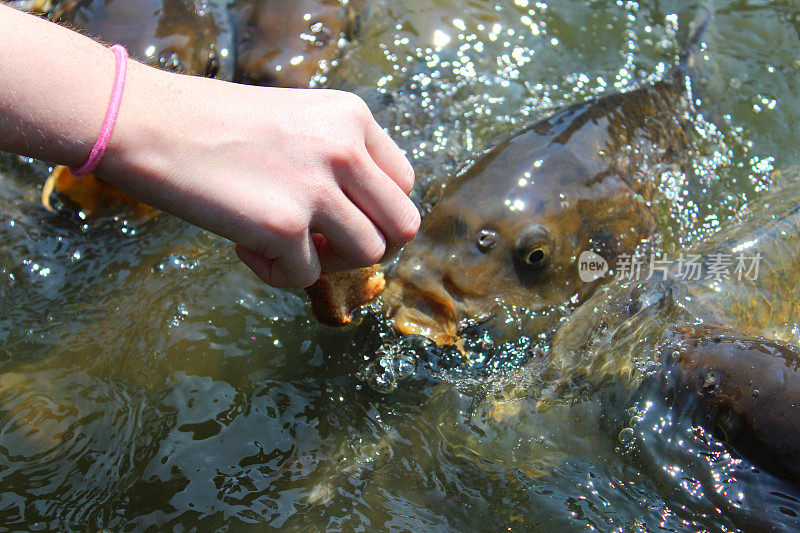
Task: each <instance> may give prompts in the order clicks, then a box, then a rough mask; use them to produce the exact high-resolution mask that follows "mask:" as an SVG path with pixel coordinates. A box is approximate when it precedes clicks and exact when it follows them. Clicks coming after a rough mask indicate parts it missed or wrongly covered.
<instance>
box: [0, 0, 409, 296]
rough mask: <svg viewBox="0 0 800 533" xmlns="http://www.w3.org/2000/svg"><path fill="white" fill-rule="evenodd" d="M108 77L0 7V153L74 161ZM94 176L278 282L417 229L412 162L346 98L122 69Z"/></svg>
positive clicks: (69, 43)
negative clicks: (224, 242) (204, 234)
mask: <svg viewBox="0 0 800 533" xmlns="http://www.w3.org/2000/svg"><path fill="white" fill-rule="evenodd" d="M51 50H55V51H57V52H58V57H56V56H55V54H52V55H51V54H50V53H49V51H51ZM114 70H115V61H114V55H113V53H112V52H111V51H109V50H107V49H106V48H105V47H103V46H102V45H100V44H98V43H95V42H94V41H92V40H91V39H88V38H86V37H83V36H81V35H79V34H77V33H74V32H72V31H70V30H67V29H65V28H61V27H58V26H56V25H55V24H51V23H49V22H46V21H44V20H41V19H37V18H36V17H33V16H31V15H26V14H23V13H20V12H17V11H15V10H13V9H11V8H8V7H3V6H0V150H4V151H10V152H15V153H18V154H22V155H26V156H30V157H34V158H37V159H42V160H45V161H49V162H53V163H60V164H64V165H69V166H76V165H80V164H82V163H83V162H84V161H85V160H86V159H87V157H88V156H89V153H90V151H91V148H92V146H93V145H94V143H95V140H96V139H97V136H98V134H99V132H100V128H101V125H102V123H103V119H104V117H105V114H106V110H107V107H108V102H109V97H110V95H111V91H112V85H113V80H114ZM94 174H96V175H97V176H98V177H100V178H102V179H104V180H106V181H108V182H110V183H112V184H114V185H116V186H118V187H119V188H121V189H122V190H123V191H125V192H127V193H128V194H130V195H131V196H133V197H134V198H136V199H138V200H140V201H143V202H145V203H147V204H149V205H152V206H153V207H156V208H159V209H161V210H164V211H167V212H169V213H172V214H174V215H177V216H179V217H181V218H184V219H185V220H188V221H189V222H191V223H193V224H196V225H198V226H201V227H204V228H206V229H208V230H211V231H213V232H214V233H217V234H218V235H221V236H223V237H226V238H228V239H230V240H232V241H234V242H236V243H237V244H239V245H240V247H239V250H240V253H243V252H242V250H245V251H246V254H245V255H243V256H242V257H244V260H245V262H246V263H247V264H248V266H250V268H252V269H253V270H254V271H255V272H256V273H257V274H258V275H259V276H261V278H262V279H264V280H265V281H267V282H268V283H270V284H272V285H276V286H297V287H304V286H308V285H310V284H311V283H313V282H314V281H315V280H316V279H317V277H318V276H319V272H320V269H321V268H322V269H331V270H332V269H342V268H353V267H359V266H368V265H371V264H373V263H375V262H378V261H379V260H381V258H382V256H383V255H384V253H385V252H386V251H387V250H388V252H389V253H391V252H393V251H396V250H397V249H399V247H400V246H401V245H402V244H403V243H405V242H407V241H408V240H409V239H410V238H411V237H412V236H413V235H414V233H415V232H416V230H417V227H418V226H419V212H418V211H417V209H416V207H415V206H414V204H413V203H412V202H411V201H410V200H409V199H408V197H407V196H406V195H407V194H408V192H409V191H410V190H411V187H412V185H413V182H414V173H413V170H412V169H411V165H410V164H409V163H408V161H407V160H406V158H405V157H404V156H403V153H402V152H401V151H400V149H399V148H398V147H397V145H396V144H394V142H393V141H392V140H391V139H390V138H389V136H388V135H387V134H386V132H385V131H383V130H382V129H381V128H380V126H379V125H378V124H377V123H376V122H375V120H374V118H373V117H372V114H371V113H370V111H369V109H368V108H367V106H366V104H365V103H364V102H363V101H362V100H361V99H359V98H358V97H357V96H355V95H352V94H348V93H344V92H340V91H330V90H316V89H314V90H311V89H279V88H266V87H252V86H245V85H237V84H232V83H227V82H223V81H219V80H213V79H207V78H199V77H194V76H185V75H180V74H173V73H168V72H163V71H160V70H156V69H154V68H151V67H147V66H145V65H142V64H141V63H137V62H136V61H129V62H128V72H127V78H126V82H125V89H124V92H123V95H122V101H121V105H120V111H119V116H118V118H117V121H116V125H115V127H114V131H113V134H112V136H111V141H110V143H109V145H108V148H107V149H106V151H105V155H104V156H103V159H102V160H101V162H100V165H99V166H98V167H97V169H96V171H95V172H94Z"/></svg>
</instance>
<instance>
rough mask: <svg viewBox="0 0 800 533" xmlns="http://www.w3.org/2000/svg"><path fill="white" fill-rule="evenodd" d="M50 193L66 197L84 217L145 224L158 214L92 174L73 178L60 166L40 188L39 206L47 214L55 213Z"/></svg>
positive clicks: (70, 173) (66, 169) (68, 171)
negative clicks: (108, 217) (111, 216)
mask: <svg viewBox="0 0 800 533" xmlns="http://www.w3.org/2000/svg"><path fill="white" fill-rule="evenodd" d="M54 193H57V194H60V195H62V196H64V197H66V198H69V200H70V201H71V202H72V203H74V204H76V205H77V207H78V208H79V209H80V210H81V211H82V212H83V213H84V215H85V216H86V217H88V218H92V217H98V216H104V215H109V214H120V215H123V216H125V217H127V218H128V219H130V220H131V221H132V222H146V221H147V220H150V219H151V218H153V217H154V216H156V215H157V214H158V210H157V209H155V208H154V207H150V206H149V205H146V204H143V203H141V202H139V201H137V200H135V199H133V198H131V197H130V196H128V195H127V194H125V193H123V192H122V191H120V190H119V189H117V188H116V187H114V186H113V185H111V184H110V183H107V182H105V181H103V180H101V179H100V178H98V177H96V176H94V175H93V174H88V175H86V176H83V177H81V178H76V177H75V176H74V175H73V174H72V172H70V170H69V168H67V167H64V166H60V165H59V166H56V167H55V168H54V169H53V173H52V174H51V175H50V177H49V178H47V181H46V182H45V184H44V187H43V188H42V205H43V206H44V208H45V209H47V210H48V211H55V209H54V207H53V205H52V203H51V198H52V196H53V195H54Z"/></svg>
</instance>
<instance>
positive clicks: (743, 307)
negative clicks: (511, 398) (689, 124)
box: [550, 184, 800, 480]
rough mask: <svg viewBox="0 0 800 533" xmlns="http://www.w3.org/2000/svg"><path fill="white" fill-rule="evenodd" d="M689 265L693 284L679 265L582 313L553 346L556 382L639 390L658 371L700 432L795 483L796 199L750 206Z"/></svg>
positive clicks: (781, 194)
mask: <svg viewBox="0 0 800 533" xmlns="http://www.w3.org/2000/svg"><path fill="white" fill-rule="evenodd" d="M689 255H692V256H695V257H697V258H698V259H697V261H696V263H697V264H699V265H700V268H699V270H698V271H697V273H696V274H695V273H692V274H689V273H688V272H689V271H688V270H687V269H686V267H685V266H683V267H682V266H681V265H680V263H678V262H675V263H674V264H673V266H672V268H670V269H669V270H668V272H667V273H666V275H665V276H664V279H651V280H649V281H622V280H615V281H614V282H612V283H610V284H608V285H606V286H604V287H603V289H602V290H599V291H597V292H596V293H595V295H593V296H592V297H591V298H590V299H589V300H588V301H587V302H586V303H584V304H583V305H581V306H580V307H578V308H577V309H576V310H575V312H574V313H573V314H572V315H571V316H570V318H569V320H568V321H567V322H566V323H565V324H564V325H563V326H562V327H561V328H560V329H559V331H558V333H557V335H556V337H555V339H554V341H553V347H552V351H551V356H552V358H553V359H552V366H551V370H550V372H551V374H550V375H551V377H554V378H555V379H559V377H560V378H562V379H563V381H564V382H565V383H566V382H571V381H574V380H575V379H576V377H578V376H583V377H584V378H585V379H586V380H587V381H589V382H591V383H593V384H594V385H595V386H602V385H603V384H604V383H605V382H606V381H608V380H612V381H617V382H618V381H620V379H622V380H623V381H624V382H626V383H627V384H628V385H629V386H631V387H636V386H638V384H639V383H640V382H641V381H642V379H643V378H644V377H645V376H646V375H647V374H648V373H649V371H650V370H651V369H653V365H654V364H655V363H656V362H658V361H659V360H660V364H661V369H660V372H661V373H662V375H664V374H666V376H667V377H666V378H665V379H666V381H667V382H669V383H671V384H672V386H673V387H674V389H673V390H674V391H676V392H677V396H678V399H679V400H681V399H682V400H686V399H687V396H688V399H689V400H691V401H693V402H694V407H693V411H692V414H693V416H694V419H695V421H696V422H697V423H698V424H702V425H704V426H706V427H708V428H709V429H710V430H712V431H714V432H715V433H716V434H717V436H719V437H720V438H721V439H722V440H724V441H725V442H728V443H730V444H731V445H732V446H733V447H734V448H736V449H737V450H739V451H740V452H741V453H742V454H743V455H745V456H747V457H748V458H750V459H751V460H753V461H754V462H755V463H757V464H760V465H764V466H765V467H766V468H770V469H771V470H772V471H773V472H775V473H777V474H778V475H782V476H788V477H790V478H792V479H795V480H797V479H798V478H797V475H798V474H800V422H798V421H800V374H798V372H799V371H800V367H799V366H798V362H800V358H799V356H800V268H798V267H799V266H800V191H798V190H797V187H796V185H793V184H790V186H789V187H788V188H785V189H778V190H775V191H774V192H772V193H770V195H769V196H767V197H765V198H763V199H761V200H759V201H757V202H754V203H752V204H751V205H750V206H749V208H748V209H746V210H745V211H744V212H743V213H742V214H741V216H740V218H739V219H738V220H737V221H734V222H733V223H731V224H730V225H729V226H728V227H727V228H725V229H724V230H722V231H720V232H719V233H717V234H716V235H714V236H713V237H711V238H710V239H708V240H707V241H706V242H704V243H701V244H699V245H698V246H696V247H695V248H693V249H692V250H689V251H687V253H686V254H685V256H686V257H688V256H689ZM739 257H742V258H744V260H745V261H744V262H743V263H742V264H743V265H744V267H743V268H742V269H741V270H739V271H738V272H737V268H738V265H739V259H737V258H739ZM721 264H728V265H729V268H728V269H727V271H725V270H723V271H721V273H720V271H719V270H718V269H717V268H716V267H715V266H714V265H717V266H719V265H721Z"/></svg>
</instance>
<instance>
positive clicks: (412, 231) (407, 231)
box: [397, 200, 422, 244]
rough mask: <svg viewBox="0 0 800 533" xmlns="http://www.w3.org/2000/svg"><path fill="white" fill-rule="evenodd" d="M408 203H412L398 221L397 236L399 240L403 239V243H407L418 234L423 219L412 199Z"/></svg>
mask: <svg viewBox="0 0 800 533" xmlns="http://www.w3.org/2000/svg"><path fill="white" fill-rule="evenodd" d="M408 203H409V204H410V205H409V207H408V208H407V209H406V212H405V213H404V215H403V216H402V217H401V218H400V220H399V222H398V232H397V237H398V240H400V241H401V244H405V243H407V242H408V241H410V240H411V239H413V238H414V236H416V234H417V231H419V225H420V223H421V221H422V219H421V217H420V214H419V210H418V209H417V207H416V206H415V205H414V204H413V202H411V200H409V201H408Z"/></svg>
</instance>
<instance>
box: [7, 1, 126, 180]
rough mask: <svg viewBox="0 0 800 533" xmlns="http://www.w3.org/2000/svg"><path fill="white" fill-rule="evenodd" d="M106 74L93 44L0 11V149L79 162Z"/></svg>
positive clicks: (103, 54) (100, 111)
mask: <svg viewBox="0 0 800 533" xmlns="http://www.w3.org/2000/svg"><path fill="white" fill-rule="evenodd" d="M113 75H114V56H113V54H112V53H111V52H110V51H109V50H107V49H106V48H105V47H103V46H102V45H100V44H99V43H96V42H95V41H93V40H91V39H89V38H87V37H84V36H82V35H79V34H78V33H75V32H73V31H70V30H68V29H66V28H62V27H60V26H57V25H55V24H52V23H50V22H47V21H45V20H42V19H39V18H38V17H35V16H32V15H28V14H25V13H22V12H19V11H17V10H15V9H12V8H10V7H7V6H2V5H0V150H4V151H9V152H14V153H17V154H20V155H25V156H30V157H35V158H37V159H42V160H44V161H49V162H53V163H61V164H66V165H79V164H81V163H82V162H83V161H84V160H85V159H86V157H87V156H88V155H89V152H90V150H91V148H92V145H93V144H94V142H95V139H96V137H97V134H98V133H99V130H100V124H101V123H102V121H103V117H104V116H105V112H106V107H107V105H108V98H109V95H110V94H111V86H112V83H113Z"/></svg>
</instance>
